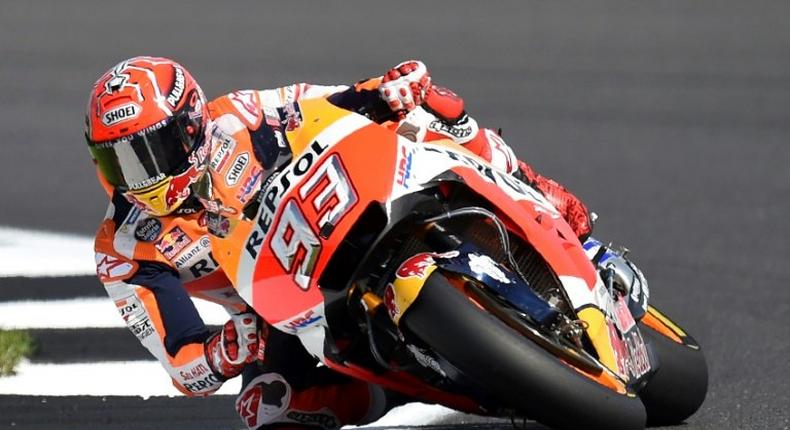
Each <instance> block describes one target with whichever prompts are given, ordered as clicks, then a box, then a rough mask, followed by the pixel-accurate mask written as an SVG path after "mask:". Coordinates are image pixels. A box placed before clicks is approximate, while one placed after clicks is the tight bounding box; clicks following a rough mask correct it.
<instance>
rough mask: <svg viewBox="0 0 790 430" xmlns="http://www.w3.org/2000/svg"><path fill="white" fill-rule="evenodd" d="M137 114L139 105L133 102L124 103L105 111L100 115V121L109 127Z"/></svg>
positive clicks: (138, 113)
mask: <svg viewBox="0 0 790 430" xmlns="http://www.w3.org/2000/svg"><path fill="white" fill-rule="evenodd" d="M138 116H140V106H138V105H137V104H135V103H126V104H124V105H120V106H118V107H115V108H112V109H110V110H108V111H107V112H105V113H104V115H102V118H101V122H102V124H104V125H106V126H108V127H109V126H111V125H115V124H118V123H119V122H123V121H129V120H131V119H134V118H137V117H138Z"/></svg>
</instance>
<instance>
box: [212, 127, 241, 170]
mask: <svg viewBox="0 0 790 430" xmlns="http://www.w3.org/2000/svg"><path fill="white" fill-rule="evenodd" d="M218 139H219V141H218V142H217V143H215V145H218V146H217V149H216V151H215V152H214V154H213V155H212V156H211V161H209V164H208V165H209V168H210V169H211V170H213V171H215V172H217V173H219V172H221V171H222V169H223V168H224V167H225V165H226V164H227V162H228V158H230V154H232V153H233V150H234V149H236V139H234V138H232V137H230V136H227V135H225V134H224V133H223V134H222V136H221V137H219V138H218Z"/></svg>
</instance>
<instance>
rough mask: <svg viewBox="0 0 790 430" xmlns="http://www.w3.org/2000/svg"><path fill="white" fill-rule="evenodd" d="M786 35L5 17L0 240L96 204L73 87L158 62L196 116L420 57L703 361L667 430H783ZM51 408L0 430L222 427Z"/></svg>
mask: <svg viewBox="0 0 790 430" xmlns="http://www.w3.org/2000/svg"><path fill="white" fill-rule="evenodd" d="M788 16H790V3H788V2H782V1H777V2H763V1H751V2H742V1H738V0H719V1H695V2H687V1H665V2H629V1H622V2H618V1H603V0H600V1H595V2H590V1H573V2H525V1H509V2H504V1H501V2H500V1H497V2H482V1H471V0H470V1H455V2H445V1H432V2H419V1H405V2H387V3H382V4H370V3H369V2H364V1H343V2H315V3H309V2H302V1H291V2H288V3H287V4H286V3H283V4H275V3H266V2H259V1H246V2H241V1H240V2H232V3H229V5H222V4H221V2H216V1H201V2H190V3H186V2H171V3H164V2H159V1H151V0H146V1H135V2H123V3H121V2H117V3H113V4H110V2H105V1H70V2H62V1H55V0H50V1H29V0H26V1H22V0H19V1H14V0H6V1H3V2H0V112H2V115H0V136H2V137H0V139H1V141H2V146H1V147H0V150H1V151H2V156H0V184H2V185H0V225H9V226H17V227H31V228H38V229H46V230H53V231H64V232H74V233H83V234H91V233H92V232H93V231H94V229H95V227H96V225H97V222H98V220H99V219H100V218H101V216H102V214H103V212H104V207H105V202H104V200H103V197H102V194H101V190H100V188H99V187H98V185H97V184H96V181H95V179H94V177H93V173H92V167H91V164H90V161H89V156H88V152H87V150H85V147H84V142H83V140H82V123H83V119H82V118H83V117H82V115H83V109H84V106H85V102H86V98H87V94H88V91H89V89H90V86H91V84H92V82H93V80H94V79H95V78H97V77H98V75H99V74H100V73H101V72H103V71H104V70H106V69H107V68H109V67H110V66H112V65H113V64H115V63H116V62H118V61H120V60H122V59H124V58H125V57H128V56H132V55H140V54H150V55H163V56H170V57H173V58H175V59H177V60H179V61H181V62H182V63H183V64H184V65H186V66H187V67H188V68H189V69H190V70H191V71H192V73H193V74H194V75H195V76H196V77H197V78H198V79H199V80H200V82H201V83H202V85H203V88H204V89H205V91H206V92H207V94H208V95H209V96H217V95H220V94H222V93H224V92H228V91H230V90H234V89H240V88H265V87H275V86H280V85H284V84H287V83H291V82H298V81H304V82H312V83H340V82H345V83H348V82H353V81H355V80H357V79H360V78H364V77H367V76H372V75H376V74H380V73H381V72H382V71H383V70H385V69H386V68H387V67H389V66H391V65H392V64H394V63H397V62H399V61H401V60H402V59H408V58H420V59H422V60H424V61H425V62H426V63H427V64H428V65H429V68H430V69H431V70H432V73H433V76H434V79H435V81H436V82H438V83H440V84H443V85H446V86H448V87H450V88H452V89H454V90H455V91H456V92H458V93H459V94H461V95H462V96H464V98H465V99H466V100H467V106H468V110H469V111H470V112H471V113H472V114H473V115H474V116H475V117H477V118H478V120H479V121H480V122H481V123H483V124H487V125H491V126H493V127H502V128H503V129H504V131H505V135H504V136H505V138H506V140H507V141H508V142H509V143H510V144H511V145H512V146H513V147H514V148H515V149H516V152H517V153H518V155H519V156H520V157H522V158H524V159H526V160H528V161H530V162H531V163H532V164H534V166H536V168H537V169H538V170H540V171H541V172H543V173H545V174H547V175H549V176H552V177H555V178H557V179H558V180H560V181H561V182H563V183H564V184H566V185H567V186H568V187H569V188H570V189H572V190H574V191H575V192H576V193H578V195H580V196H581V197H582V198H583V199H584V200H585V201H586V202H587V203H588V205H589V206H590V207H591V208H592V209H593V210H595V211H596V212H598V214H599V215H600V220H599V223H598V225H597V227H596V236H598V237H600V238H601V239H603V240H607V241H614V242H617V243H622V244H626V245H627V246H628V247H629V248H631V249H632V250H633V253H632V256H633V258H634V259H635V260H636V261H637V262H638V263H639V264H640V265H641V267H642V268H643V269H644V271H645V273H646V274H647V276H648V278H649V279H650V285H651V289H652V296H653V302H654V303H657V304H658V305H659V306H661V307H663V309H664V310H665V311H666V312H667V313H668V314H670V315H671V316H674V317H675V318H676V319H677V320H679V321H681V322H682V323H683V324H684V326H685V327H686V328H688V330H689V331H690V332H691V333H692V334H693V335H695V337H696V338H697V339H698V340H699V341H700V343H701V344H702V345H703V348H704V350H705V353H706V355H707V357H708V362H709V368H710V389H709V394H708V398H707V400H706V402H705V404H704V405H703V407H702V409H701V410H700V411H699V412H698V413H697V414H696V415H694V416H693V417H692V418H691V419H690V420H689V421H688V423H687V424H686V425H684V426H682V427H679V428H685V429H721V428H743V429H776V428H780V429H781V428H785V429H786V428H788V427H789V426H790V418H788V415H790V413H789V412H788V411H787V408H788V405H790V394H789V393H790V390H788V388H790V360H788V357H790V317H789V316H788V315H790V288H788V287H787V284H788V282H790V265H788V264H787V258H788V255H790V241H788V238H789V237H788V236H790V235H789V234H788V215H790V169H788V165H790V138H789V137H790V113H789V112H790V55H788V53H790V26H788V25H787V17H788ZM0 264H2V263H0ZM41 264H46V261H42V262H41ZM7 285H9V284H8V283H5V282H2V281H0V288H1V287H2V286H7ZM116 337H117V336H116ZM109 338H110V337H108V339H109ZM223 401H224V402H225V403H226V404H223V406H222V407H223V408H224V407H226V406H228V405H229V404H230V403H229V402H228V399H217V400H215V402H216V404H219V403H222V402H223ZM49 404H50V405H53V403H49ZM55 404H56V405H57V407H55V406H52V407H41V399H30V398H21V399H20V398H14V397H6V398H1V397H0V416H2V417H3V418H2V419H0V426H8V425H10V424H9V423H10V422H12V421H11V420H12V419H16V421H17V422H20V423H27V424H29V425H24V426H22V428H26V427H40V426H43V427H47V426H48V425H49V426H57V425H56V424H55V423H57V422H58V421H60V420H64V421H63V422H65V423H69V422H71V423H73V424H75V427H77V428H92V427H95V428H147V427H146V426H145V425H138V424H140V423H141V422H140V421H135V420H140V419H143V418H139V417H158V418H160V419H161V420H165V421H158V422H160V423H161V424H162V425H163V426H165V427H167V428H174V429H179V428H190V429H191V428H202V427H206V426H197V427H195V426H193V424H194V423H196V422H199V421H201V420H200V419H199V418H201V417H203V418H205V421H202V422H204V423H206V424H207V425H208V427H206V428H209V427H211V428H218V427H220V428H225V426H229V425H231V424H227V423H228V421H227V419H228V417H231V416H232V413H231V412H230V411H227V409H225V411H216V414H217V415H215V416H213V418H212V417H208V416H206V415H205V414H207V413H211V412H207V411H209V410H213V407H207V403H206V402H202V403H201V401H188V400H187V401H184V399H177V400H167V399H152V400H149V401H146V402H143V401H140V400H129V399H107V400H105V401H103V402H102V401H97V400H96V399H92V400H87V399H80V398H66V399H59V400H57V401H56V402H55ZM176 405H177V406H176ZM220 409H222V408H220ZM74 411H80V412H79V413H76V412H74ZM217 416H221V417H225V419H226V421H212V420H213V419H216V417H217ZM77 417H79V418H77ZM195 417H197V418H195ZM143 420H144V421H143V422H145V423H150V422H151V421H150V420H148V419H147V418H145V419H143ZM231 422H232V421H231ZM214 424H216V425H214ZM212 426H213V427H212ZM447 426H449V428H454V429H455V428H507V427H509V424H508V425H507V426H503V425H502V424H494V423H491V424H490V425H487V424H470V425H453V424H448V425H447ZM447 426H439V428H445V427H447ZM470 426H471V427H470ZM149 427H150V426H149ZM51 428H55V427H51ZM430 428H436V427H435V426H431V427H430Z"/></svg>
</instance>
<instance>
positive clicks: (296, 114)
mask: <svg viewBox="0 0 790 430" xmlns="http://www.w3.org/2000/svg"><path fill="white" fill-rule="evenodd" d="M283 110H284V112H285V115H284V116H285V119H284V121H283V122H284V123H285V131H293V130H295V129H297V128H299V127H300V126H301V125H302V110H301V109H300V108H299V104H298V103H288V104H286V105H285V106H284V107H283Z"/></svg>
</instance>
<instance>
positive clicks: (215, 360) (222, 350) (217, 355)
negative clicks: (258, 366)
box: [206, 313, 264, 378]
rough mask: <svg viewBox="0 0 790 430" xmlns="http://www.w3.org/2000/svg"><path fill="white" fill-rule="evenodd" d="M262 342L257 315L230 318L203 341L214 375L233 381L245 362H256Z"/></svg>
mask: <svg viewBox="0 0 790 430" xmlns="http://www.w3.org/2000/svg"><path fill="white" fill-rule="evenodd" d="M263 341H264V339H262V336H260V335H259V331H258V316H257V315H255V314H254V313H243V314H237V315H232V316H231V317H230V320H229V321H228V322H226V323H225V325H224V326H223V327H222V328H221V329H220V330H219V331H218V332H217V333H215V334H214V335H212V336H211V337H210V338H209V340H208V341H207V342H206V358H207V359H208V362H209V364H210V365H211V367H212V368H213V370H214V371H215V372H216V373H219V374H220V375H222V376H223V377H225V378H232V377H234V376H237V375H238V374H240V373H241V371H242V369H243V368H244V366H245V365H246V364H247V363H252V362H253V361H255V359H256V356H257V354H258V350H259V349H261V343H262V342H263Z"/></svg>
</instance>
